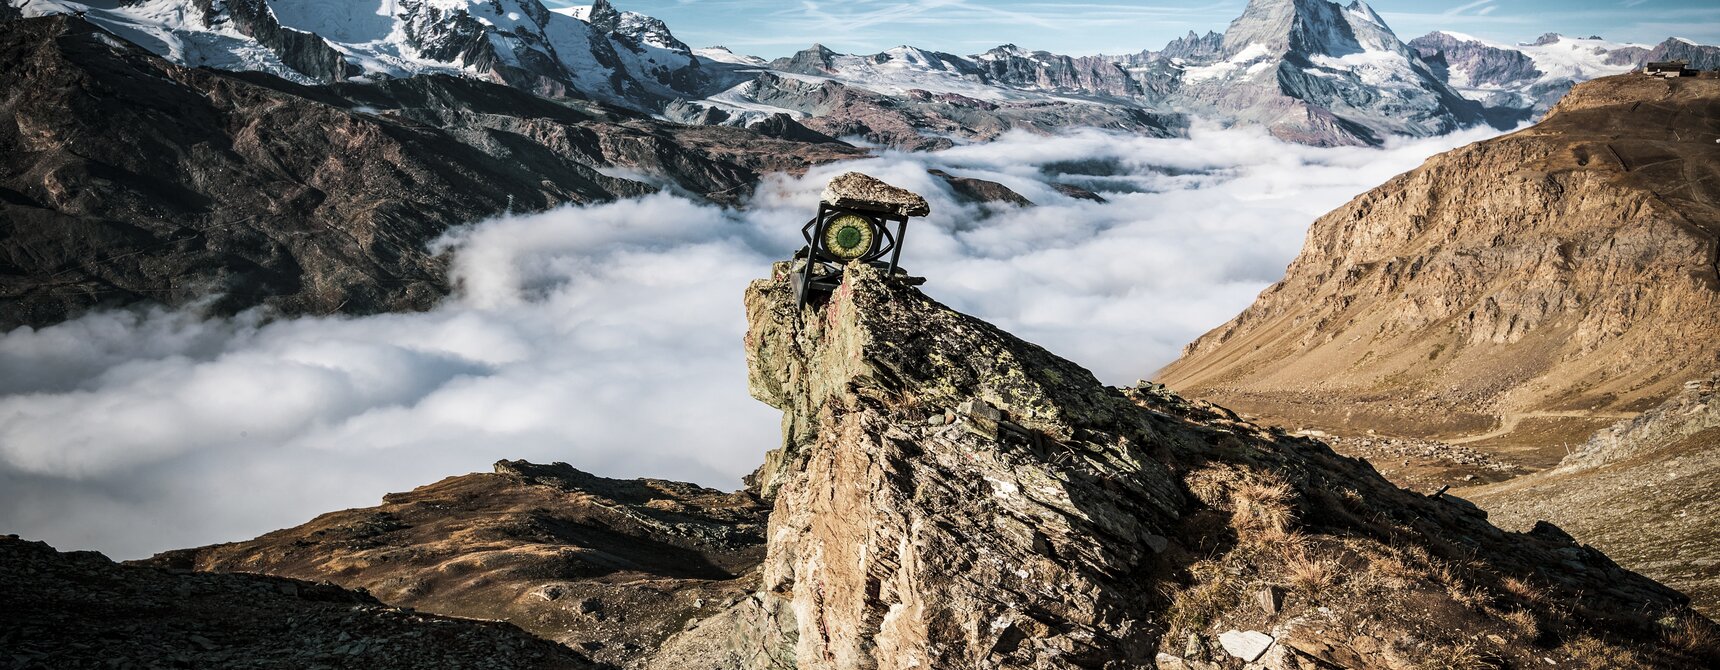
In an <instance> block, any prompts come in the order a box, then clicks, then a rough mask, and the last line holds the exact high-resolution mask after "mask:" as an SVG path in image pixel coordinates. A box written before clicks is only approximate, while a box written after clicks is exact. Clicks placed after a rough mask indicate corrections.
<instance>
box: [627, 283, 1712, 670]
mask: <svg viewBox="0 0 1720 670" xmlns="http://www.w3.org/2000/svg"><path fill="white" fill-rule="evenodd" d="M785 272H786V265H785V266H783V267H782V268H779V271H778V272H777V273H776V275H775V276H774V277H773V278H771V279H767V280H762V281H758V282H755V283H754V284H753V285H752V286H751V287H750V288H749V289H748V291H747V299H746V305H747V312H748V317H749V323H750V328H749V331H748V334H747V338H746V347H747V351H748V363H749V386H750V387H751V389H752V392H753V394H754V395H755V396H756V397H758V398H759V399H760V400H763V401H765V402H767V403H769V404H771V405H773V406H776V407H779V408H781V409H782V410H783V414H784V418H783V431H784V444H783V446H782V448H780V449H779V450H776V451H774V452H772V454H771V455H770V457H769V458H768V459H767V460H766V463H765V465H764V466H763V467H761V468H760V469H759V471H758V472H757V473H755V474H754V475H753V477H752V480H751V481H752V484H753V485H754V486H756V487H758V488H759V489H760V490H761V491H762V492H763V493H765V494H767V495H771V496H773V497H774V509H773V511H772V512H771V517H770V522H769V530H768V533H767V536H768V538H769V540H768V550H767V555H766V558H765V561H764V565H763V568H762V570H763V571H762V575H761V579H762V581H761V583H760V585H759V590H758V591H757V592H756V593H755V594H754V596H753V597H752V598H749V599H747V600H743V601H741V602H739V603H736V604H735V605H734V606H732V607H730V608H729V609H728V611H727V612H725V613H724V614H721V615H718V616H715V617H711V618H707V619H704V620H702V621H700V622H699V623H698V625H697V626H696V627H694V628H693V629H692V630H689V631H688V632H686V633H683V634H681V635H680V636H677V637H676V638H674V639H672V640H670V641H669V642H668V643H667V644H666V645H665V647H664V650H663V652H662V653H661V654H660V655H659V657H658V658H657V659H656V660H655V662H656V667H724V668H745V667H776V666H772V665H770V664H771V663H778V664H783V663H787V662H789V660H790V659H792V662H793V664H794V665H795V666H796V667H800V668H872V667H876V668H898V667H980V666H984V667H998V668H1012V667H1022V668H1057V667H1070V668H1073V667H1089V668H1098V667H1107V668H1109V667H1119V668H1121V667H1142V666H1152V665H1155V664H1156V665H1157V667H1161V668H1168V667H1199V668H1206V667H1234V666H1235V665H1237V664H1239V663H1240V661H1237V660H1235V659H1234V658H1232V657H1233V656H1236V655H1249V658H1248V660H1251V661H1252V660H1255V658H1256V657H1259V658H1260V659H1261V660H1258V661H1256V663H1257V664H1256V665H1251V666H1249V667H1263V668H1295V667H1308V666H1307V665H1304V664H1313V663H1315V662H1316V661H1315V660H1314V659H1320V662H1325V663H1330V664H1334V665H1337V666H1339V667H1416V664H1417V663H1422V662H1426V661H1427V660H1428V659H1455V660H1453V661H1452V662H1462V661H1463V659H1465V658H1476V659H1479V658H1486V659H1494V661H1495V662H1505V663H1509V664H1512V665H1516V664H1523V665H1529V664H1532V663H1538V662H1540V661H1539V657H1541V656H1548V657H1556V658H1560V659H1561V661H1560V662H1561V663H1563V662H1567V661H1569V660H1571V659H1575V658H1579V657H1580V655H1581V654H1594V653H1601V652H1604V653H1609V654H1614V655H1615V656H1614V657H1615V658H1624V659H1631V658H1634V659H1638V660H1640V661H1641V662H1645V663H1649V664H1659V665H1662V666H1664V667H1696V666H1697V665H1699V664H1700V663H1702V662H1704V661H1703V660H1702V658H1703V657H1701V656H1700V655H1699V654H1704V653H1711V652H1707V651H1700V650H1697V651H1692V650H1688V649H1681V648H1678V647H1676V646H1675V645H1669V644H1666V643H1664V642H1662V641H1661V640H1662V638H1663V636H1664V635H1665V634H1667V630H1670V629H1667V630H1663V629H1662V628H1661V627H1662V626H1663V624H1662V623H1655V621H1656V620H1664V624H1666V625H1673V626H1674V627H1675V628H1676V627H1681V626H1685V625H1690V626H1698V627H1704V628H1703V629H1704V630H1706V628H1705V627H1707V626H1711V625H1712V624H1710V623H1708V622H1707V621H1706V620H1703V619H1700V618H1699V617H1695V616H1694V615H1693V614H1692V613H1690V612H1689V611H1688V610H1687V609H1686V608H1684V607H1683V606H1682V605H1681V604H1680V603H1681V602H1682V601H1683V598H1682V596H1679V595H1677V594H1676V593H1675V592H1673V591H1671V590H1669V589H1665V588H1664V587H1660V586H1658V585H1655V584H1653V583H1652V582H1650V581H1648V580H1646V579H1644V578H1641V577H1638V576H1635V575H1633V574H1630V573H1628V572H1626V571H1623V570H1621V569H1619V568H1618V567H1617V566H1615V565H1613V564H1612V563H1611V562H1610V561H1608V560H1606V558H1605V557H1604V556H1602V555H1601V554H1600V553H1599V552H1596V551H1593V550H1590V549H1587V548H1583V547H1580V546H1578V545H1576V544H1575V543H1573V542H1571V540H1570V539H1569V537H1568V536H1566V535H1564V534H1563V533H1561V532H1560V531H1558V530H1557V529H1555V528H1553V527H1551V526H1545V525H1543V526H1540V527H1537V528H1536V529H1535V530H1534V531H1533V532H1531V533H1528V534H1515V533H1505V532H1502V531H1500V530H1499V529H1497V528H1494V527H1493V526H1491V525H1489V524H1488V523H1487V522H1486V521H1485V519H1484V518H1483V517H1484V516H1485V515H1483V514H1481V513H1480V512H1479V511H1478V510H1476V509H1475V508H1474V507H1473V506H1471V505H1467V504H1465V503H1463V502H1462V501H1459V500H1456V499H1452V498H1449V497H1441V498H1429V497H1425V496H1422V495H1418V494H1414V493H1410V492H1408V491H1404V490H1402V489H1398V488H1397V487H1395V486H1392V485H1390V484H1389V483H1387V482H1386V481H1385V480H1384V479H1383V478H1381V477H1380V476H1379V475H1378V474H1377V473H1375V472H1374V471H1373V470H1372V469H1371V468H1370V467H1368V466H1367V465H1366V464H1365V463H1363V462H1359V461H1354V460H1351V459H1347V458H1344V457H1341V456H1338V455H1337V454H1335V453H1333V452H1332V451H1331V450H1330V449H1329V448H1327V447H1326V446H1325V445H1324V444H1322V443H1320V442H1317V441H1314V440H1310V439H1306V438H1297V437H1291V436H1288V435H1286V434H1284V433H1282V432H1278V431H1271V430H1267V429H1264V428H1261V427H1259V426H1256V425H1253V424H1250V423H1247V422H1244V421H1240V420H1238V419H1237V418H1236V417H1235V415H1234V414H1231V413H1230V412H1228V411H1227V410H1224V409H1222V408H1218V407H1215V406H1212V405H1207V404H1204V403H1197V402H1190V401H1186V400H1183V399H1182V398H1180V397H1178V396H1176V395H1175V394H1172V393H1169V392H1168V391H1165V390H1164V389H1163V388H1162V387H1155V386H1151V385H1143V386H1141V387H1137V388H1132V389H1115V388H1106V387H1104V386H1102V385H1100V384H1099V383H1098V382H1097V381H1095V380H1094V379H1093V377H1092V375H1091V374H1090V373H1088V372H1087V371H1086V370H1083V369H1081V368H1080V367H1078V366H1076V365H1074V364H1072V363H1070V362H1068V361H1065V360H1063V359H1060V358H1057V357H1056V356H1054V355H1052V354H1050V353H1049V352H1046V351H1045V350H1043V349H1040V348H1039V347H1036V346H1034V345H1032V344H1029V343H1027V342H1023V341H1021V340H1019V339H1016V338H1014V337H1012V336H1010V335H1008V334H1007V333H1004V332H1002V331H999V330H997V329H996V328H994V327H992V326H990V325H989V324H986V323H984V322H981V321H978V320H976V319H972V318H970V317H966V316H963V315H961V314H958V313H956V312H954V311H951V310H949V309H948V308H946V307H943V306H942V305H939V304H937V303H936V302H934V301H932V300H931V299H929V298H927V297H926V296H925V295H923V294H921V293H920V292H919V291H917V290H915V289H913V288H910V287H908V286H906V285H905V283H904V282H898V281H895V280H892V279H889V278H886V277H885V276H884V275H883V273H882V272H881V271H878V270H874V269H871V268H867V267H861V266H850V267H849V268H848V270H847V273H846V275H845V278H844V281H843V284H842V286H841V287H840V288H838V289H837V290H836V291H835V292H834V293H833V294H832V295H830V296H829V299H828V301H827V302H824V303H822V304H814V305H812V306H809V307H807V308H805V309H797V308H796V307H795V305H796V302H795V299H794V297H793V292H792V290H791V288H790V286H789V285H788V282H787V281H786V279H785ZM1530 592H1532V593H1533V595H1526V594H1528V593H1530ZM1262 593H1264V594H1266V595H1264V596H1260V595H1259V594H1262ZM1267 601H1270V602H1269V606H1266V607H1263V606H1262V605H1261V604H1259V603H1261V602H1267ZM1644 615H1646V616H1644ZM1686 621H1687V622H1692V623H1689V624H1685V623H1680V622H1686ZM1250 630H1252V631H1255V632H1256V633H1265V634H1269V635H1270V637H1268V638H1264V639H1265V640H1266V642H1268V643H1270V644H1268V645H1267V646H1266V648H1265V649H1264V650H1263V651H1261V652H1258V653H1253V652H1245V651H1241V649H1242V645H1241V644H1239V636H1240V637H1248V636H1245V635H1242V633H1241V632H1240V631H1250ZM1484 636H1492V637H1484ZM1253 637H1256V638H1258V637H1259V636H1258V635H1255V636H1253ZM1537 638H1540V642H1536V639H1537ZM1477 639H1480V640H1484V641H1483V642H1482V643H1481V644H1482V645H1484V648H1483V647H1478V646H1476V645H1475V643H1474V642H1473V640H1477ZM743 640H744V641H746V642H747V644H745V645H740V644H737V641H743ZM1553 640H1557V642H1552V641H1553ZM1226 649H1228V650H1231V651H1226ZM1262 654H1263V655H1262Z"/></svg>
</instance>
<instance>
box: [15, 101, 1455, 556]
mask: <svg viewBox="0 0 1720 670" xmlns="http://www.w3.org/2000/svg"><path fill="white" fill-rule="evenodd" d="M1483 136H1485V135H1484V134H1482V133H1481V132H1480V131H1478V132H1477V133H1473V134H1467V135H1458V136H1450V137H1445V138H1438V139H1433V140H1423V141H1418V142H1413V143H1406V144H1401V145H1396V146H1393V147H1390V148H1387V149H1384V150H1374V149H1317V148H1310V147H1304V146H1300V145H1291V144H1284V143H1280V142H1277V141H1275V140H1272V139H1271V138H1269V137H1267V136H1265V135H1263V134H1261V133H1259V132H1256V131H1249V130H1224V131H1219V130H1198V131H1197V132H1196V133H1195V134H1194V136H1193V137H1192V138H1191V139H1177V140H1162V139H1148V138H1140V137H1131V136H1118V135H1111V134H1105V133H1101V132H1097V131H1093V132H1085V133H1078V134H1074V135H1069V136H1063V137H1057V138H1045V137H1035V136H1027V135H1020V136H1010V137H1007V138H1005V139H1003V140H1001V141H998V142H994V143H991V144H986V145H976V146H965V147H958V148H955V149H950V150H947V151H943V152H938V153H933V154H900V153H892V154H887V155H885V156H883V157H880V158H876V159H870V160H865V161H858V162H854V163H846V164H842V165H833V166H825V167H822V168H819V169H816V170H813V171H811V172H810V173H809V174H808V175H806V176H805V177H804V178H799V179H791V178H773V179H771V180H769V181H767V182H766V183H765V184H764V185H763V186H762V187H761V188H760V189H759V192H758V195H757V196H756V197H755V198H754V201H753V202H752V203H751V205H750V207H749V208H748V209H747V210H746V211H744V212H735V211H725V210H721V209H718V208H715V207H710V206H705V205H700V204H695V203H693V202H690V201H687V200H683V199H679V198H676V197H673V196H669V195H656V196H651V197H646V198H641V199H636V200H629V201H624V202H619V203H615V204H610V205H602V206H596V207H587V208H567V209H560V210H555V211H551V212H546V213H542V214H535V215H527V216H512V217H505V218H502V219H498V220H493V221H488V222H485V223H482V224H478V225H476V226H473V227H471V228H468V229H465V230H462V231H459V232H458V233H456V234H454V235H451V236H450V238H449V240H448V241H447V243H448V244H451V245H454V247H455V248H456V250H457V255H456V264H455V274H456V277H457V278H458V281H459V285H460V290H459V291H458V293H457V295H456V296H454V297H453V298H450V299H449V300H447V301H446V303H445V304H443V305H442V306H441V307H439V308H437V309H435V310H433V311H430V312H426V313H416V314H391V315H382V316H372V317H361V318H345V317H324V318H315V317H306V318H298V319H290V320H279V321H273V322H268V323H263V322H261V321H260V320H258V319H256V318H252V317H241V318H237V319H227V320H205V319H202V318H200V317H198V316H196V315H194V314H190V313H186V312H165V311H154V312H149V313H137V312H104V313H96V314H91V315H87V316H84V317H82V318H79V319H77V320H74V321H70V322H67V323H64V324H60V325H56V326H53V327H49V328H44V329H42V330H39V331H38V330H30V329H19V330H15V331H12V332H10V333H6V334H4V335H0V532H11V533H18V534H21V535H23V536H25V537H29V538H33V539H43V540H47V541H49V542H50V543H52V544H54V545H55V546H57V547H60V548H62V549H97V550H101V551H104V552H108V553H109V554H110V555H113V556H116V557H120V558H133V557H140V556H144V555H147V554H149V553H152V552H156V551H160V550H164V549H169V548H175V547H186V546H194V545H200V544H207V543H211V542H217V541H227V540H237V539H243V538H247V537H251V536H255V535H257V534H260V533H263V532H266V531H269V530H272V529H275V528H280V527H284V526H289V525H294V524H297V523H301V522H303V521H305V520H308V519H309V518H311V517H312V516H315V515H316V514H319V513H321V512H325V511H330V510H335V509H341V508H346V507H355V506H365V505H372V504H375V503H376V502H377V501H378V500H379V498H380V496H381V495H382V494H383V493H385V492H389V491H402V490H407V489H410V488H412V487H415V486H418V485H422V484H426V483H429V482H432V481H435V480H437V479H439V478H442V477H445V476H450V475H457V474H461V473H466V472H472V471H478V470H485V469H487V468H488V466H489V464H490V463H491V462H493V461H495V460H498V459H502V458H525V459H529V460H534V461H551V460H560V461H567V462H569V463H572V464H573V465H575V466H576V467H580V468H582V469H586V470H590V471H593V472H596V473H598V474H603V475H608V476H619V477H640V476H652V477H664V478H672V479H682V480H691V481H696V482H700V483H703V484H706V485H710V486H717V487H723V488H733V487H737V486H738V485H739V478H740V476H741V475H743V474H745V473H747V472H749V471H751V470H752V469H753V468H754V467H756V466H757V464H758V463H759V461H760V458H761V456H762V454H763V453H764V451H765V450H767V449H770V448H772V447H773V446H775V443H776V441H777V439H778V434H777V431H778V413H777V412H776V410H774V409H771V408H769V407H766V406H764V405H762V404H760V403H758V402H756V401H754V400H752V399H751V398H749V397H748V396H747V394H746V382H745V379H746V377H745V368H744V362H743V358H742V355H743V354H742V349H741V342H740V340H741V335H742V333H743V332H744V330H745V324H744V322H743V315H742V312H741V306H740V296H741V292H742V289H743V288H744V287H745V285H746V283H747V282H748V281H750V280H752V279H754V278H757V277H761V276H763V275H764V274H765V273H766V271H767V268H768V264H769V263H770V261H772V260H775V259H781V258H786V257H787V256H788V255H789V254H790V253H791V252H792V251H793V250H794V249H795V248H797V247H798V246H799V243H800V239H799V228H800V225H801V224H802V223H803V222H804V221H805V219H806V218H808V217H809V216H810V215H811V213H812V212H813V211H814V210H815V208H816V203H817V198H818V193H819V191H820V190H821V189H822V187H823V183H824V182H825V181H826V180H828V179H829V178H830V177H832V176H835V175H836V174H838V173H840V172H842V171H845V170H849V169H856V170H861V171H864V172H867V173H870V174H872V175H874V176H877V177H879V178H882V179H884V180H886V181H889V182H891V183H893V184H896V185H899V186H902V187H905V188H909V189H913V190H915V191H918V192H920V193H923V194H926V195H927V196H928V197H929V199H930V200H931V202H932V210H933V215H932V216H931V217H930V218H929V219H927V220H923V221H916V222H915V223H913V224H910V228H909V232H908V238H907V244H906V247H905V252H904V254H903V265H904V266H905V267H907V268H908V269H909V270H910V271H912V272H914V273H915V274H919V275H923V276H926V277H928V278H929V279H930V281H929V283H928V284H927V285H926V286H925V287H924V289H925V290H926V292H928V293H929V294H931V295H932V296H933V297H935V298H938V299H940V300H942V301H944V302H946V303H949V304H951V305H952V306H954V307H956V308H958V309H961V310H963V311H966V312H969V313H972V314H975V315H977V316H980V317H982V318H985V319H988V320H990V321H992V322H994V323H996V324H998V325H999V326H1000V327H1003V328H1005V329H1006V330H1010V331H1012V332H1014V333H1016V334H1017V335H1020V336H1022V337H1024V338H1026V339H1028V340H1031V341H1035V342H1038V343H1040V344H1042V345H1044V346H1046V347H1048V348H1049V349H1051V350H1052V351H1054V352H1057V353H1059V354H1061V355H1064V356H1066V357H1069V358H1071V359H1073V360H1075V361H1077V362H1080V363H1082V364H1084V365H1086V366H1088V367H1090V368H1092V369H1093V370H1094V371H1095V372H1096V373H1097V374H1098V375H1099V377H1100V378H1101V379H1103V380H1105V381H1107V382H1110V383H1128V382H1131V381H1133V380H1135V379H1137V378H1140V377H1145V376H1148V375H1150V374H1151V373H1152V372H1153V371H1154V370H1156V369H1157V368H1158V367H1160V366H1162V365H1164V364H1165V363H1168V362H1170V361H1171V360H1172V359H1173V358H1175V356H1176V354H1177V351H1178V349H1179V348H1180V347H1181V346H1182V345H1183V344H1184V343H1186V342H1187V341H1189V340H1190V339H1192V338H1194V337H1195V336H1197V335H1199V334H1200V333H1202V332H1204V331H1205V330H1207V329H1209V328H1211V327H1213V326H1216V325H1218V324H1219V323H1221V322H1222V321H1224V320H1225V319H1227V318H1229V317H1230V316H1232V315H1233V314H1235V313H1236V312H1238V311H1240V310H1241V309H1242V308H1243V307H1245V306H1247V304H1248V303H1249V302H1251V301H1252V300H1253V298H1254V296H1255V295H1256V294H1257V293H1258V292H1259V291H1260V290H1261V289H1262V288H1264V287H1265V286H1266V285H1267V284H1269V283H1271V282H1272V281H1275V280H1276V279H1277V278H1278V277H1279V276H1280V275H1281V274H1282V272H1283V269H1284V267H1285V265H1286V264H1287V263H1288V262H1289V261H1290V259H1291V258H1292V257H1294V255H1295V253H1296V251H1297V250H1298V249H1299V248H1300V246H1301V242H1302V237H1303V233H1304V232H1305V230H1306V228H1307V225H1308V224H1309V223H1310V222H1311V221H1312V220H1313V219H1314V218H1316V217H1317V216H1318V215H1320V214H1322V213H1324V212H1326V211H1328V210H1330V209H1332V208H1334V207H1336V206H1337V205H1339V204H1342V203H1343V202H1344V201H1346V200H1347V199H1349V198H1351V197H1353V196H1355V195H1356V194H1358V193H1361V192H1362V191H1365V190H1367V189H1368V188H1371V187H1373V186H1375V185H1377V184H1379V183H1381V182H1383V181H1384V180H1386V179H1387V178H1388V177H1390V176H1392V175H1394V174H1396V173H1399V172H1402V171H1404V170H1407V169H1409V168H1411V167H1414V166H1415V165H1417V164H1419V163H1420V162H1421V161H1422V160H1423V159H1425V158H1426V157H1427V156H1429V155H1431V154H1433V153H1435V152H1437V151H1441V150H1444V149H1447V148H1451V147H1454V146H1458V145H1461V144H1464V143H1466V142H1469V141H1473V140H1475V139H1479V138H1481V137H1483ZM929 167H937V168H943V169H946V170H949V171H951V172H954V173H956V174H958V175H962V176H971V177H979V178H984V179H992V180H995V181H999V182H1002V183H1004V184H1006V185H1008V186H1010V187H1011V188H1013V189H1015V190H1016V191H1018V192H1020V193H1022V194H1023V195H1025V196H1027V197H1028V198H1029V199H1031V200H1033V201H1034V202H1036V203H1039V206H1037V207H1032V208H1025V209H1017V208H1013V207H1007V206H1004V207H1000V206H996V205H984V206H981V205H969V204H960V203H958V202H957V201H956V200H955V198H954V197H953V196H952V195H951V193H950V191H949V190H948V189H947V187H945V186H944V185H943V184H942V182H941V181H940V180H938V179H937V178H935V177H932V176H930V175H928V174H926V172H925V170H926V169H927V168H929ZM1048 175H1055V176H1056V178H1058V179H1062V180H1064V181H1069V182H1072V183H1077V184H1080V185H1083V186H1086V187H1087V188H1090V189H1092V190H1095V191H1101V192H1103V194H1104V195H1105V197H1107V198H1109V200H1110V202H1108V203H1095V202H1090V201H1084V200H1076V199H1072V198H1069V197H1066V196H1063V195H1061V194H1058V193H1057V192H1055V191H1054V190H1052V189H1051V188H1050V187H1049V186H1048V185H1047V184H1046V183H1045V180H1046V179H1047V178H1048Z"/></svg>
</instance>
